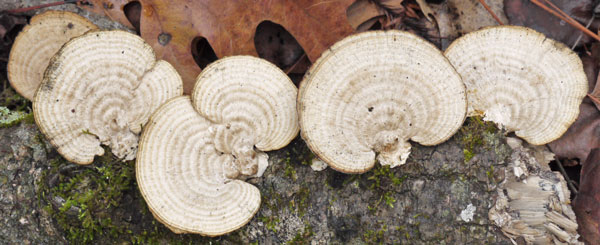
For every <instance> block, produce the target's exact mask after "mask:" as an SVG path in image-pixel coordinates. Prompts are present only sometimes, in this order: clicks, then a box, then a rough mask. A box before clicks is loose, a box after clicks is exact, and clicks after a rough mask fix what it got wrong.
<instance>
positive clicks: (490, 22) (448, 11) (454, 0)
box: [429, 0, 508, 49]
mask: <svg viewBox="0 0 600 245" xmlns="http://www.w3.org/2000/svg"><path fill="white" fill-rule="evenodd" d="M486 3H487V4H488V5H489V6H490V8H491V9H492V11H493V12H494V13H495V14H496V15H497V16H498V18H500V20H501V21H502V22H503V23H507V22H508V19H507V18H506V15H505V14H504V3H503V0H488V1H486ZM429 6H430V7H431V8H432V10H433V11H434V14H433V16H434V17H435V20H436V22H437V24H438V27H439V29H440V35H441V36H442V37H444V38H445V39H444V40H443V41H442V48H443V49H446V47H448V45H449V44H450V43H451V42H452V41H453V40H454V39H456V38H458V37H459V36H462V35H464V34H466V33H469V32H472V31H476V30H479V29H481V28H482V27H486V26H495V25H498V22H496V20H494V18H493V17H492V15H490V13H489V12H488V11H487V10H486V9H485V8H484V7H483V5H481V3H479V1H477V0H469V1H465V0H447V1H444V2H443V3H440V4H430V5H429Z"/></svg>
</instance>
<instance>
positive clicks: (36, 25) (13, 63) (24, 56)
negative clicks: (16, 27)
mask: <svg viewBox="0 0 600 245" xmlns="http://www.w3.org/2000/svg"><path fill="white" fill-rule="evenodd" d="M93 29H97V27H96V25H94V24H93V23H92V22H90V21H89V20H87V19H86V18H84V17H82V16H79V15H77V14H75V13H71V12H66V11H53V10H50V11H47V12H44V13H42V14H39V15H36V16H34V17H33V18H31V21H30V22H29V25H27V26H25V28H23V31H21V32H20V33H19V35H18V36H17V38H16V39H15V42H14V44H13V46H12V49H11V51H10V58H9V60H8V67H7V72H8V80H9V81H10V84H11V85H12V87H13V88H15V90H16V91H17V92H18V93H19V94H21V95H22V96H23V97H25V98H27V99H28V100H33V95H34V94H35V91H36V90H37V88H38V86H39V85H40V83H41V82H42V77H43V75H44V71H45V70H46V67H47V66H48V62H49V61H50V58H52V56H54V54H55V53H56V51H58V50H59V49H60V47H62V46H63V45H64V44H65V43H66V42H67V41H69V40H71V38H73V37H77V36H81V35H83V34H84V33H85V32H87V31H89V30H93Z"/></svg>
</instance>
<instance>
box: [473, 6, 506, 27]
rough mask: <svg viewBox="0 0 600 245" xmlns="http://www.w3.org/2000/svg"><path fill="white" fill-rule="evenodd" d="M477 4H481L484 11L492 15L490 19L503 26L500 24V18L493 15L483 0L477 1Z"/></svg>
mask: <svg viewBox="0 0 600 245" xmlns="http://www.w3.org/2000/svg"><path fill="white" fill-rule="evenodd" d="M479 3H481V5H483V7H484V8H485V10H487V11H488V13H490V14H491V15H492V17H494V19H495V20H496V22H498V24H500V25H504V24H503V23H502V21H501V20H500V18H498V16H497V15H496V14H494V11H492V9H491V8H490V6H488V5H487V3H485V0H479Z"/></svg>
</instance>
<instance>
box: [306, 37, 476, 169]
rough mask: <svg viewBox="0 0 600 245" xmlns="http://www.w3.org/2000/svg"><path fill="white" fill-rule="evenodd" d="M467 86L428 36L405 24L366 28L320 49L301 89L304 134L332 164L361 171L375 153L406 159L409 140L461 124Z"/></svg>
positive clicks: (434, 140)
mask: <svg viewBox="0 0 600 245" xmlns="http://www.w3.org/2000/svg"><path fill="white" fill-rule="evenodd" d="M466 108H467V105H466V95H465V87H464V84H463V83H462V81H461V79H460V76H459V75H458V74H457V73H456V71H455V70H454V68H453V67H452V66H451V65H450V63H449V62H448V61H447V60H446V58H445V57H444V56H443V55H442V53H441V52H440V51H439V50H438V49H437V48H436V47H434V46H433V45H431V44H430V43H428V42H427V41H425V40H423V39H421V38H419V37H417V36H415V35H413V34H410V33H406V32H401V31H385V32H384V31H374V32H364V33H360V34H356V35H353V36H350V37H347V38H345V39H343V40H341V41H339V42H338V43H336V44H335V45H333V47H331V48H330V49H329V50H327V51H326V52H324V53H323V55H322V56H321V58H319V60H317V62H316V63H315V64H314V65H313V66H312V68H311V69H310V70H309V71H308V72H307V74H306V76H305V78H304V80H303V82H302V83H301V86H300V92H299V95H298V113H299V117H300V128H301V130H302V131H301V133H302V137H303V138H304V140H305V141H306V142H307V144H308V146H309V147H310V149H311V150H312V151H313V152H314V153H315V154H316V155H318V156H319V157H320V158H321V159H322V160H323V161H325V162H326V163H327V164H329V165H330V166H331V167H332V168H334V169H336V170H338V171H341V172H345V173H362V172H365V171H367V170H369V169H370V168H372V167H373V166H374V164H375V162H376V159H377V160H378V161H379V162H380V163H381V164H383V165H390V166H391V167H395V166H398V165H401V164H404V162H405V161H406V159H407V157H408V155H409V154H410V144H409V143H408V141H409V140H412V141H415V142H418V143H420V144H423V145H435V144H439V143H441V142H443V141H445V140H447V139H448V138H450V137H451V136H452V135H453V134H454V133H455V132H456V131H457V130H458V129H459V128H460V126H461V125H462V123H463V122H464V119H465V114H466Z"/></svg>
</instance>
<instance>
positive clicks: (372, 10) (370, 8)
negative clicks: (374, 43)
mask: <svg viewBox="0 0 600 245" xmlns="http://www.w3.org/2000/svg"><path fill="white" fill-rule="evenodd" d="M346 15H347V17H348V22H349V23H350V25H351V26H352V28H354V29H355V30H358V28H359V27H360V26H361V25H362V24H363V23H365V22H367V21H371V20H373V19H374V18H377V17H381V16H385V11H384V10H383V9H382V8H380V7H378V6H377V5H376V4H375V3H374V2H371V1H369V0H357V1H356V2H354V3H353V4H352V5H350V7H348V10H346Z"/></svg>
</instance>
